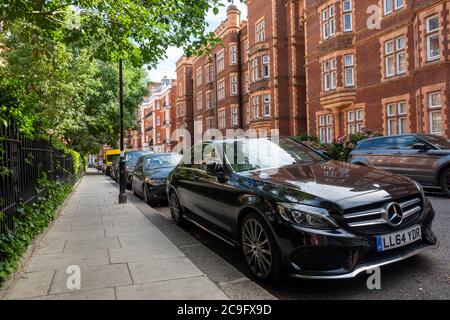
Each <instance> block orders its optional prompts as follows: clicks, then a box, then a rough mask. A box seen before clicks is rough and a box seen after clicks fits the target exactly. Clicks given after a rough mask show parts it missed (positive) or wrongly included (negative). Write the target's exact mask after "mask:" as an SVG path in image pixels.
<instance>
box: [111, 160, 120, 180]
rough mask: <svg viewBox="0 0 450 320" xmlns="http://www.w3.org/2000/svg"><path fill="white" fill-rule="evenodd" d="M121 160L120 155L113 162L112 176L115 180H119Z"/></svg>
mask: <svg viewBox="0 0 450 320" xmlns="http://www.w3.org/2000/svg"><path fill="white" fill-rule="evenodd" d="M119 161H120V157H119V158H116V159H114V161H113V162H112V164H111V178H112V179H113V180H114V181H118V180H119Z"/></svg>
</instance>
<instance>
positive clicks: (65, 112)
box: [0, 22, 147, 154]
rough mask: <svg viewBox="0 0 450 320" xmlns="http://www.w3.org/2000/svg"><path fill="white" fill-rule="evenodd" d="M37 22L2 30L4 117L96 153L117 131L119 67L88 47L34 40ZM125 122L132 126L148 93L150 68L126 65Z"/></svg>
mask: <svg viewBox="0 0 450 320" xmlns="http://www.w3.org/2000/svg"><path fill="white" fill-rule="evenodd" d="M35 32H37V31H36V30H35V27H34V26H30V25H29V24H28V23H25V22H17V23H15V24H14V25H11V26H10V28H9V33H7V34H1V35H0V43H3V44H4V47H5V50H4V51H2V52H0V59H3V61H5V62H6V64H5V67H3V68H0V121H2V122H3V123H4V124H5V123H6V119H7V118H13V119H15V121H16V122H18V123H19V125H20V129H21V131H22V132H25V133H28V134H29V135H32V134H34V135H39V134H44V135H45V136H52V137H53V138H54V139H53V140H61V141H63V142H64V143H65V144H66V145H67V147H69V148H71V149H74V150H75V151H78V152H80V153H82V154H87V153H96V152H97V151H98V150H99V149H100V148H101V146H102V145H103V144H104V143H108V144H110V145H113V146H114V145H115V144H117V137H118V135H119V124H118V118H119V110H118V109H119V108H118V90H117V88H118V85H119V83H118V70H117V69H118V68H117V65H116V64H113V63H111V62H103V61H100V60H98V59H95V58H94V56H93V55H92V52H91V49H90V48H81V47H80V46H79V44H78V43H74V44H71V45H65V44H58V43H53V45H51V46H50V48H48V46H44V45H43V44H42V43H40V42H39V41H38V42H35V41H34V39H35ZM124 81H125V83H124V87H125V88H124V89H125V93H126V95H125V108H124V115H125V125H126V126H127V127H129V126H133V124H134V122H135V116H136V112H137V108H138V106H139V104H140V102H141V100H142V97H143V96H145V95H146V94H147V83H146V72H145V69H144V68H142V67H134V66H133V65H131V64H129V63H125V65H124Z"/></svg>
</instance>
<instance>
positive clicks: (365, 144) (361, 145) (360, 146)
mask: <svg viewBox="0 0 450 320" xmlns="http://www.w3.org/2000/svg"><path fill="white" fill-rule="evenodd" d="M371 145H372V140H366V141H361V142H360V143H359V144H358V148H357V149H359V150H362V149H369V148H370V146H371Z"/></svg>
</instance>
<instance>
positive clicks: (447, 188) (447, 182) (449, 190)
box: [440, 168, 450, 197]
mask: <svg viewBox="0 0 450 320" xmlns="http://www.w3.org/2000/svg"><path fill="white" fill-rule="evenodd" d="M440 184H441V188H442V191H443V192H444V193H445V195H446V196H447V197H450V168H447V169H445V170H444V172H443V173H442V174H441V177H440Z"/></svg>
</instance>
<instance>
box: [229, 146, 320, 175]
mask: <svg viewBox="0 0 450 320" xmlns="http://www.w3.org/2000/svg"><path fill="white" fill-rule="evenodd" d="M223 148H224V150H225V152H226V155H227V160H228V163H229V164H230V165H231V167H232V168H233V170H234V171H236V172H245V171H252V170H264V169H270V168H281V167H284V166H290V165H294V164H297V163H308V162H316V161H323V160H324V158H323V157H321V156H320V155H319V154H317V153H316V152H314V151H312V150H311V149H309V148H307V147H306V146H305V145H303V144H301V143H298V142H297V141H295V140H292V139H289V138H282V139H280V140H279V142H278V143H276V142H274V141H271V140H269V139H240V140H237V141H230V142H228V141H226V142H224V143H223Z"/></svg>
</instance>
